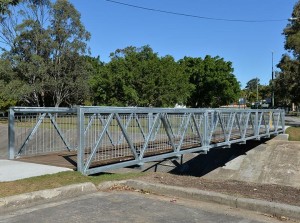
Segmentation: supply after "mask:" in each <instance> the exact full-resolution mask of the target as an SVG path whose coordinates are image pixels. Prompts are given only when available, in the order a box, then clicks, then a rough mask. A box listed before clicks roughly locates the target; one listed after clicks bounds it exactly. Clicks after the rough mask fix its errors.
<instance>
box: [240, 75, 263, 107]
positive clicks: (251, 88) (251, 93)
mask: <svg viewBox="0 0 300 223" xmlns="http://www.w3.org/2000/svg"><path fill="white" fill-rule="evenodd" d="M259 82H260V79H259V78H253V79H251V80H250V81H248V82H247V84H246V87H245V90H244V92H245V97H246V101H247V102H248V103H253V102H256V101H257V100H258V99H261V97H260V96H259V95H258V93H259V92H260V91H259V89H260V88H261V85H260V83H259Z"/></svg>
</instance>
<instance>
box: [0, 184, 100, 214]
mask: <svg viewBox="0 0 300 223" xmlns="http://www.w3.org/2000/svg"><path fill="white" fill-rule="evenodd" d="M96 191H97V188H96V186H95V185H94V184H93V183H90V182H88V183H82V184H74V185H68V186H64V187H59V188H55V189H49V190H41V191H34V192H30V193H25V194H20V195H14V196H10V197H4V198H0V212H3V211H7V210H10V209H16V208H24V207H28V206H31V205H36V204H39V203H46V202H50V201H54V200H59V199H66V198H73V197H77V196H80V195H84V194H88V193H94V192H96Z"/></svg>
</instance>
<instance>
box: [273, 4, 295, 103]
mask: <svg viewBox="0 0 300 223" xmlns="http://www.w3.org/2000/svg"><path fill="white" fill-rule="evenodd" d="M292 17H293V18H295V19H293V20H291V21H290V22H289V23H288V24H287V26H286V28H285V29H284V30H283V35H284V36H285V44H284V47H285V49H286V50H287V51H288V53H289V54H285V55H283V56H282V58H281V60H280V62H279V64H278V65H277V67H278V68H280V72H279V73H278V75H277V77H276V78H275V81H274V85H275V96H276V97H275V99H276V100H275V102H276V103H280V104H281V105H289V104H290V103H296V104H299V103H300V82H299V81H300V62H299V61H300V1H298V2H297V3H296V4H295V6H294V9H293V12H292Z"/></svg>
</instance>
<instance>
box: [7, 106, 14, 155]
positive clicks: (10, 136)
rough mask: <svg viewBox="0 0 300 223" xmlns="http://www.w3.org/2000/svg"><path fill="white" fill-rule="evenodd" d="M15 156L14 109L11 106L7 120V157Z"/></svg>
mask: <svg viewBox="0 0 300 223" xmlns="http://www.w3.org/2000/svg"><path fill="white" fill-rule="evenodd" d="M14 158H15V111H14V109H13V108H10V109H9V122H8V159H14Z"/></svg>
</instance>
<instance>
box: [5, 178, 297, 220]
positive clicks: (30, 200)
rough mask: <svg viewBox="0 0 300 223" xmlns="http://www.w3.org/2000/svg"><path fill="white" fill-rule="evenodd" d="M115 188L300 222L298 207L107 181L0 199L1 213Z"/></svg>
mask: <svg viewBox="0 0 300 223" xmlns="http://www.w3.org/2000/svg"><path fill="white" fill-rule="evenodd" d="M115 185H121V186H128V187H132V188H134V189H139V190H144V191H149V192H152V193H156V194H162V195H168V196H173V197H182V198H187V199H192V200H200V201H205V202H210V203H217V204H223V205H227V206H230V207H235V208H241V209H246V210H251V211H256V212H260V213H266V214H270V215H274V216H285V217H288V218H292V219H300V207H298V206H292V205H287V204H280V203H275V202H268V201H263V200H256V199H250V198H240V197H236V196H230V195H226V194H221V193H217V192H212V191H203V190H198V189H193V188H182V187H176V186H168V185H163V184H156V183H155V184H154V183H148V182H143V181H138V180H123V181H106V182H103V183H101V184H99V185H98V186H97V187H96V186H95V185H94V184H93V183H90V182H88V183H82V184H75V185H69V186H64V187H60V188H55V189H49V190H41V191H36V192H30V193H26V194H20V195H15V196H10V197H4V198H0V213H1V212H5V211H8V210H11V209H17V208H24V207H28V206H32V205H36V204H40V203H46V202H50V201H54V200H60V199H67V198H73V197H76V196H80V195H84V194H88V193H95V192H97V191H98V190H100V191H101V190H108V189H110V188H111V187H113V186H115Z"/></svg>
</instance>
